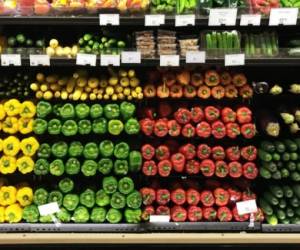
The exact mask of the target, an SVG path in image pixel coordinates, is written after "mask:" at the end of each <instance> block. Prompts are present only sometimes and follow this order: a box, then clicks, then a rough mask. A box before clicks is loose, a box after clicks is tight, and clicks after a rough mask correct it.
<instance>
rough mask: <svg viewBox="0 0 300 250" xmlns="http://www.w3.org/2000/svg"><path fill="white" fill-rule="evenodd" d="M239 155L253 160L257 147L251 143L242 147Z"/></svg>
mask: <svg viewBox="0 0 300 250" xmlns="http://www.w3.org/2000/svg"><path fill="white" fill-rule="evenodd" d="M241 155H242V157H243V158H244V159H245V160H246V161H255V160H256V157H257V148H256V147H255V146H253V145H249V146H246V147H243V148H242V149H241Z"/></svg>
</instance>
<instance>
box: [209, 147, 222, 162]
mask: <svg viewBox="0 0 300 250" xmlns="http://www.w3.org/2000/svg"><path fill="white" fill-rule="evenodd" d="M211 153H212V158H213V159H214V160H224V159H225V150H224V148H223V147H222V146H215V147H213V148H212V149H211Z"/></svg>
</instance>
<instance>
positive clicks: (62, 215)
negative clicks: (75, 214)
mask: <svg viewBox="0 0 300 250" xmlns="http://www.w3.org/2000/svg"><path fill="white" fill-rule="evenodd" d="M55 216H56V217H57V219H59V220H60V221H61V222H63V223H67V222H70V221H71V214H70V213H69V211H68V210H67V209H65V208H64V207H61V208H60V210H59V212H58V213H56V214H55Z"/></svg>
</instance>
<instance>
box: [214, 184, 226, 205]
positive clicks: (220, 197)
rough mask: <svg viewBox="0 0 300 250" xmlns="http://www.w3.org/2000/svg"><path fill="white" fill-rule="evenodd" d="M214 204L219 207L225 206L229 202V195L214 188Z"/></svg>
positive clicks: (220, 189)
mask: <svg viewBox="0 0 300 250" xmlns="http://www.w3.org/2000/svg"><path fill="white" fill-rule="evenodd" d="M214 196H215V203H216V205H217V206H219V207H223V206H226V205H227V204H228V202H229V193H228V192H227V191H226V190H225V189H223V188H216V189H215V190H214Z"/></svg>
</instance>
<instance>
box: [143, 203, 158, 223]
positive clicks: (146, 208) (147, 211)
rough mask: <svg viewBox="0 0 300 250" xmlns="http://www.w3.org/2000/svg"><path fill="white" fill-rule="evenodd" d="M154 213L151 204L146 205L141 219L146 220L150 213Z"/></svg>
mask: <svg viewBox="0 0 300 250" xmlns="http://www.w3.org/2000/svg"><path fill="white" fill-rule="evenodd" d="M154 214H155V210H154V207H153V206H146V207H145V208H144V210H143V213H142V216H141V217H142V220H143V221H148V220H149V219H150V215H154Z"/></svg>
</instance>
